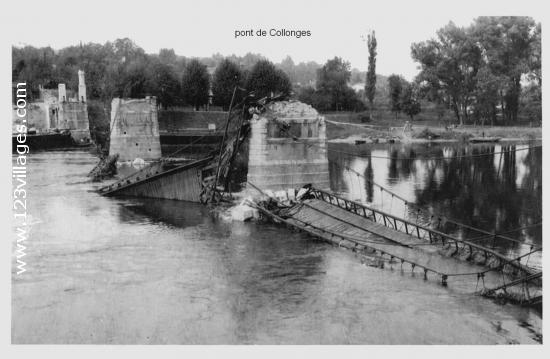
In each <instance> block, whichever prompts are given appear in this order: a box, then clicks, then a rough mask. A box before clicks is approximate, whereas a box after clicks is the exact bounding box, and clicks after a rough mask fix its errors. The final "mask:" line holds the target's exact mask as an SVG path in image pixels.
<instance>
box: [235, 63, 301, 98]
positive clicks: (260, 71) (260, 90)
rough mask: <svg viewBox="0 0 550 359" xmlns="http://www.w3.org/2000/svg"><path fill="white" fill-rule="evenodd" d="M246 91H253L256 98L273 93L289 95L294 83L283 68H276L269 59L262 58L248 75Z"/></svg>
mask: <svg viewBox="0 0 550 359" xmlns="http://www.w3.org/2000/svg"><path fill="white" fill-rule="evenodd" d="M246 91H247V92H249V93H253V94H254V96H255V97H256V98H262V97H266V96H271V95H282V96H283V97H289V96H290V93H291V92H292V84H291V83H290V79H289V78H288V76H287V75H286V74H285V73H284V71H283V70H281V69H278V68H276V67H275V65H273V63H272V62H271V61H269V60H260V61H258V62H256V64H255V65H254V66H253V67H252V69H251V70H250V74H248V76H247V79H246Z"/></svg>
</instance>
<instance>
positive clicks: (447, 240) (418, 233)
mask: <svg viewBox="0 0 550 359" xmlns="http://www.w3.org/2000/svg"><path fill="white" fill-rule="evenodd" d="M311 191H312V193H313V195H314V196H315V197H316V198H317V199H321V200H323V201H324V202H327V203H330V204H332V205H335V206H338V207H340V208H342V209H345V210H346V211H348V212H352V213H355V214H357V215H359V216H362V217H364V218H367V219H369V220H372V221H374V222H376V223H379V224H383V225H384V226H386V227H388V228H391V229H394V230H397V231H401V232H405V233H406V234H409V235H411V236H413V237H417V238H418V239H421V240H425V241H427V242H429V243H436V242H439V243H441V244H443V245H445V244H454V246H455V247H456V250H457V251H458V250H459V249H464V248H468V250H469V253H470V256H472V255H473V253H474V251H478V252H481V253H483V255H484V257H485V262H487V261H488V259H489V257H492V258H494V259H496V260H497V263H498V264H497V266H499V267H502V270H504V269H505V267H506V266H508V267H511V268H510V269H512V271H517V270H520V271H522V272H524V273H528V274H532V273H534V270H533V269H531V268H529V267H527V266H525V265H523V264H522V263H521V262H520V261H519V260H513V259H510V258H508V257H506V256H504V255H502V254H500V253H498V252H496V251H494V250H493V249H490V248H487V247H484V246H481V245H479V244H477V243H472V242H469V241H467V240H464V239H460V238H456V237H454V236H452V235H449V234H446V233H443V232H440V231H438V230H436V229H433V228H429V227H426V226H423V225H421V224H418V223H414V222H411V221H409V220H406V219H403V218H400V217H397V216H394V215H392V214H390V213H386V212H384V211H381V210H379V209H376V208H372V207H368V206H365V205H363V204H361V203H357V202H355V201H351V200H348V199H345V198H342V197H339V196H336V195H334V194H332V193H329V192H326V191H323V190H320V189H317V188H312V189H311Z"/></svg>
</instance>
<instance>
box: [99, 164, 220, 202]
mask: <svg viewBox="0 0 550 359" xmlns="http://www.w3.org/2000/svg"><path fill="white" fill-rule="evenodd" d="M211 160H212V158H211V157H209V158H204V159H202V160H198V161H195V162H192V163H187V164H184V165H181V166H176V167H175V168H172V169H169V170H167V171H164V172H161V173H158V174H155V175H152V176H148V177H146V178H144V177H145V176H144V175H142V176H141V177H140V179H139V180H137V177H138V176H136V175H135V174H134V175H132V176H129V177H127V178H124V179H122V180H120V181H119V182H117V183H115V184H112V185H110V186H107V187H104V190H103V191H102V192H101V193H102V195H106V196H113V195H120V196H133V197H149V198H163V199H176V200H181V201H191V202H200V197H199V195H200V192H201V190H202V186H201V180H202V170H203V168H204V166H205V165H207V164H208V163H209V161H211ZM142 171H144V170H142ZM143 173H144V172H143ZM128 179H131V181H130V182H128ZM119 183H120V184H121V186H120V187H119V186H118V184H119ZM100 191H101V190H100Z"/></svg>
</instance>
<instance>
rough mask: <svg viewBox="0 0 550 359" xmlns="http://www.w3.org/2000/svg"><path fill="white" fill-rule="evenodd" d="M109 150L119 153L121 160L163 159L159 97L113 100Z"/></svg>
mask: <svg viewBox="0 0 550 359" xmlns="http://www.w3.org/2000/svg"><path fill="white" fill-rule="evenodd" d="M109 153H118V154H119V161H134V160H135V159H136V158H141V159H143V160H145V161H151V160H157V159H159V158H161V150H160V136H159V126H158V114H157V100H156V98H155V97H147V98H145V99H120V98H115V99H113V101H112V103H111V141H110V147H109Z"/></svg>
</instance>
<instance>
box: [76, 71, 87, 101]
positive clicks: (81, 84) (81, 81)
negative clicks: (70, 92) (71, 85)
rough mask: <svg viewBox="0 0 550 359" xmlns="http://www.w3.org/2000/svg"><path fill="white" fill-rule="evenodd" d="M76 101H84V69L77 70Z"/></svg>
mask: <svg viewBox="0 0 550 359" xmlns="http://www.w3.org/2000/svg"><path fill="white" fill-rule="evenodd" d="M78 101H79V102H86V84H85V83H84V71H82V70H78Z"/></svg>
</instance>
